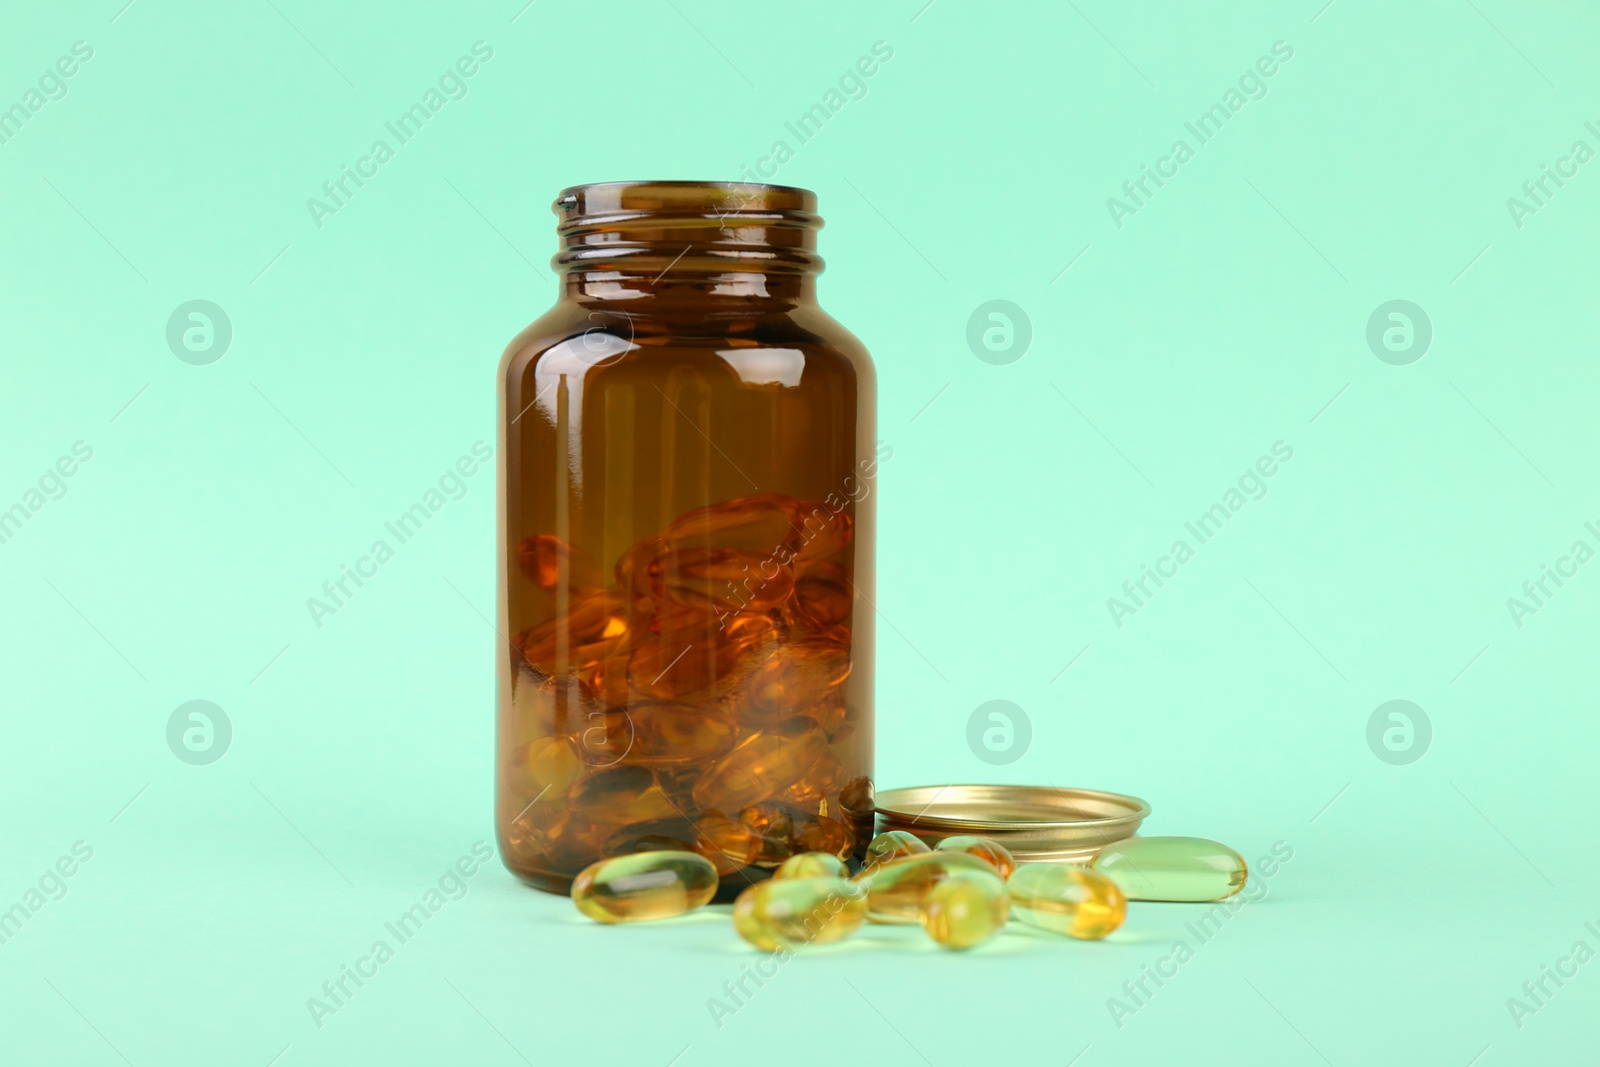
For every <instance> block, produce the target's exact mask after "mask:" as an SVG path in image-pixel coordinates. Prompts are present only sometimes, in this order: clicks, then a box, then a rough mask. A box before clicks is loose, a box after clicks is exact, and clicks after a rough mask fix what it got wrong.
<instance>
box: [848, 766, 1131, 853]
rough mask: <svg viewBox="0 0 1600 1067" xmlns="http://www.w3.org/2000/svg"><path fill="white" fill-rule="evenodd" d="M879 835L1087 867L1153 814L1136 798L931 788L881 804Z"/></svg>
mask: <svg viewBox="0 0 1600 1067" xmlns="http://www.w3.org/2000/svg"><path fill="white" fill-rule="evenodd" d="M877 812H878V824H879V825H878V829H879V830H880V831H883V830H905V831H907V832H909V833H912V834H915V835H916V836H918V837H920V838H922V839H923V840H924V841H926V842H927V843H928V844H930V845H937V844H938V843H939V842H940V841H942V840H943V839H944V838H946V837H951V836H954V835H956V834H976V835H978V836H981V837H991V838H993V839H994V840H996V841H998V842H1000V843H1001V844H1002V845H1004V846H1005V847H1006V848H1007V849H1008V850H1010V852H1011V854H1012V855H1013V856H1015V857H1016V859H1017V860H1018V861H1019V862H1023V863H1084V862H1087V861H1088V860H1089V858H1090V857H1092V856H1093V855H1094V854H1095V852H1097V851H1099V850H1100V849H1101V848H1103V847H1104V846H1106V845H1109V844H1111V843H1112V842H1114V841H1121V840H1123V839H1124V838H1128V837H1132V836H1133V835H1134V833H1136V832H1137V831H1138V829H1139V824H1140V823H1142V822H1144V820H1145V818H1146V817H1147V816H1148V815H1149V814H1150V805H1149V804H1147V803H1145V802H1144V801H1143V800H1140V799H1139V798H1138V797H1131V796H1124V795H1123V794H1121V793H1106V792H1102V791H1100V790H1097V789H1066V788H1062V787H1059V786H1047V785H926V786H914V787H912V788H909V789H886V790H884V791H883V792H881V793H879V794H878V796H877Z"/></svg>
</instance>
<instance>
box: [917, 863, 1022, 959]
mask: <svg viewBox="0 0 1600 1067" xmlns="http://www.w3.org/2000/svg"><path fill="white" fill-rule="evenodd" d="M1010 910H1011V897H1010V894H1008V893H1007V892H1006V883H1005V880H1004V879H1002V878H1001V877H1000V876H999V875H998V874H995V873H994V872H993V871H963V872H960V873H957V874H952V875H951V876H950V877H948V878H946V879H945V880H944V881H942V882H940V883H939V884H938V885H936V886H934V887H933V888H932V889H930V890H928V896H927V899H925V900H924V901H923V902H922V928H923V929H924V930H926V931H928V936H929V937H931V938H933V939H934V940H935V941H937V942H939V944H941V945H943V946H944V947H945V948H950V949H964V948H972V947H973V946H974V945H981V944H983V943H984V942H985V941H988V940H989V939H990V938H992V937H994V936H995V935H996V934H998V933H999V932H1000V931H1001V930H1003V929H1005V925H1006V916H1007V915H1008V914H1009V913H1010Z"/></svg>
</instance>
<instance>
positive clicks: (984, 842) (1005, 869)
mask: <svg viewBox="0 0 1600 1067" xmlns="http://www.w3.org/2000/svg"><path fill="white" fill-rule="evenodd" d="M934 851H935V852H970V853H972V854H973V855H974V856H976V857H978V858H979V859H981V860H988V861H989V863H990V864H991V865H992V866H993V867H994V869H995V870H997V871H999V872H1000V877H1001V878H1010V877H1011V872H1012V871H1014V870H1016V869H1017V861H1016V860H1015V859H1012V857H1011V850H1010V849H1008V848H1006V846H1004V845H1002V844H1001V843H1000V842H998V841H994V840H991V839H990V838H987V837H972V836H970V835H968V834H957V835H956V836H955V837H947V838H945V839H944V840H943V841H940V842H939V844H938V845H936V846H935V847H934Z"/></svg>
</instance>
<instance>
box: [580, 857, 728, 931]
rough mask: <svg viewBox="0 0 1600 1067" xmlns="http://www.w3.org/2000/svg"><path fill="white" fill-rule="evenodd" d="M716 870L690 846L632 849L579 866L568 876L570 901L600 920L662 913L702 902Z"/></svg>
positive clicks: (710, 893)
mask: <svg viewBox="0 0 1600 1067" xmlns="http://www.w3.org/2000/svg"><path fill="white" fill-rule="evenodd" d="M716 892H717V871H716V868H715V867H713V866H712V865H711V861H710V860H708V859H706V858H705V857H704V856H701V855H699V854H698V853H694V852H638V853H635V854H633V855H631V856H617V857H615V858H613V859H607V860H601V861H600V862H599V863H591V864H590V865H589V866H587V867H585V868H584V869H583V871H582V872H581V873H579V875H578V877H577V878H576V879H574V880H573V882H572V902H573V903H574V904H576V905H577V906H578V910H579V911H581V912H583V913H584V914H585V915H587V916H588V917H589V918H591V919H593V920H595V921H596V922H602V923H626V922H640V921H642V920H645V919H668V918H671V917H672V916H674V915H682V914H684V913H685V912H689V911H693V910H694V909H696V908H698V907H701V906H702V905H704V904H706V903H708V902H709V901H710V900H711V898H712V897H713V896H715V895H716Z"/></svg>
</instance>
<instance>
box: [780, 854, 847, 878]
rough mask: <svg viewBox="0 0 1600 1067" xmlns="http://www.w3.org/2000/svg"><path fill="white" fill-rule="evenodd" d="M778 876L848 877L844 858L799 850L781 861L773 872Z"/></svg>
mask: <svg viewBox="0 0 1600 1067" xmlns="http://www.w3.org/2000/svg"><path fill="white" fill-rule="evenodd" d="M772 877H773V878H774V879H778V878H849V877H850V868H848V867H846V866H845V865H844V860H842V859H840V858H839V857H838V856H835V855H832V854H831V853H827V852H800V853H797V854H795V855H793V856H790V857H789V858H788V859H786V860H784V861H783V865H782V866H781V867H779V868H778V869H777V870H776V871H774V872H773V874H772Z"/></svg>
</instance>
